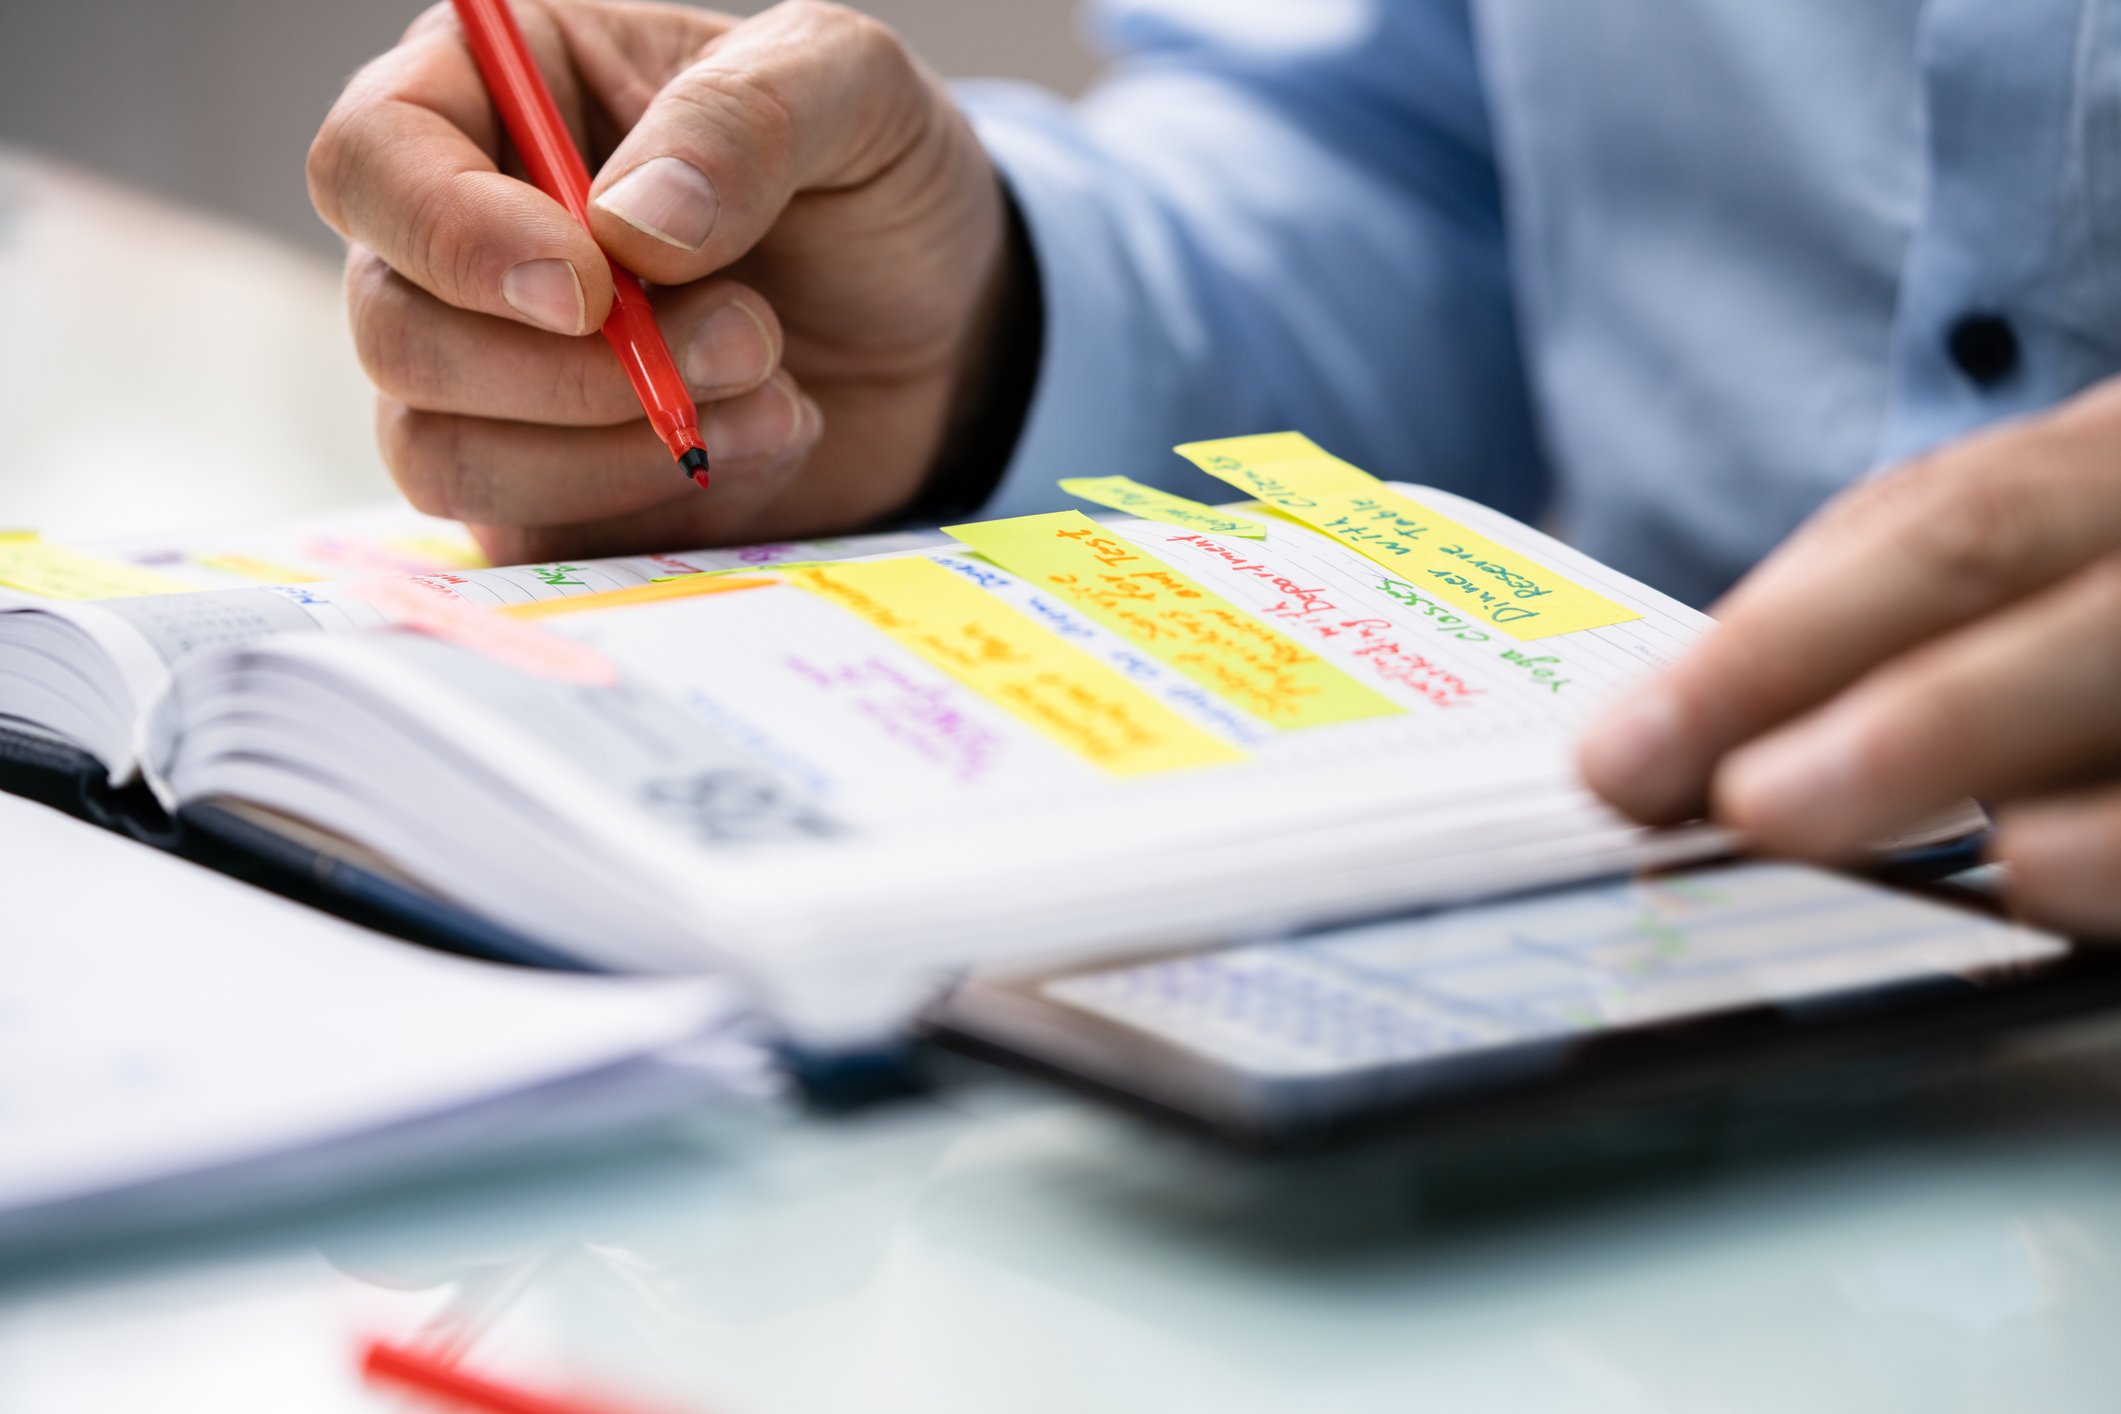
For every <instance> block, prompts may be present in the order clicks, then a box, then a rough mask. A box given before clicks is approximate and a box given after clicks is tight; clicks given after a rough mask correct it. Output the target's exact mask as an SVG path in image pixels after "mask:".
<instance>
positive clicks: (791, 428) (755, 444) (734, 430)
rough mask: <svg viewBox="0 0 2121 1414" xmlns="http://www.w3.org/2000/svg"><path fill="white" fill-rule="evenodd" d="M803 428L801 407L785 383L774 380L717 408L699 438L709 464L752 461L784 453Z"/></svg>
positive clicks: (710, 415) (709, 413)
mask: <svg viewBox="0 0 2121 1414" xmlns="http://www.w3.org/2000/svg"><path fill="white" fill-rule="evenodd" d="M769 389H770V390H771V391H770V392H769V391H768V390H769ZM775 394H777V395H778V396H775ZM802 427H803V405H802V403H801V402H800V401H798V400H797V398H796V395H795V392H794V390H793V389H792V388H790V387H789V386H788V383H787V382H786V380H784V379H780V378H776V379H774V380H772V381H771V382H769V383H768V384H767V385H766V387H765V388H762V389H760V390H759V392H758V393H756V394H754V395H753V396H751V397H748V398H739V399H737V400H736V401H734V402H730V403H718V404H716V405H715V406H714V407H713V408H712V409H711V410H710V411H709V412H708V414H707V418H706V425H705V426H703V427H702V428H701V429H700V435H701V437H703V438H704V439H705V440H706V442H707V455H708V457H709V458H710V459H711V460H714V461H751V460H755V459H758V458H763V457H772V456H775V455H778V454H779V453H781V452H783V451H786V450H787V448H788V446H789V444H790V443H792V442H794V441H795V437H796V434H797V433H798V432H800V431H801V430H802Z"/></svg>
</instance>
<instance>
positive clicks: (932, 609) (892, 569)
mask: <svg viewBox="0 0 2121 1414" xmlns="http://www.w3.org/2000/svg"><path fill="white" fill-rule="evenodd" d="M781 573H783V574H785V575H786V577H787V580H788V582H789V583H790V584H793V585H795V586H797V587H798V588H801V589H804V590H807V591H808V592H810V593H812V594H815V595H817V596H818V597H819V598H822V599H825V600H827V601H829V602H831V603H833V604H836V605H838V606H839V607H840V608H842V609H845V610H847V611H848V612H849V613H852V614H854V615H856V616H858V617H859V618H861V619H863V620H865V621H866V622H868V623H869V624H870V625H872V626H873V627H875V628H878V629H880V630H882V631H883V632H884V633H886V634H888V635H889V636H890V637H891V638H892V639H894V640H896V641H897V642H898V643H899V644H900V645H902V646H903V647H905V648H907V649H909V650H911V651H912V652H914V653H916V654H918V655H919V656H920V657H921V658H923V659H925V660H926V661H927V662H928V663H930V664H931V665H933V666H934V667H936V668H938V669H940V670H941V671H943V672H945V673H947V674H949V675H950V676H951V677H952V678H954V679H956V680H957V681H958V682H960V683H962V684H964V685H965V686H966V687H968V688H970V689H971V690H972V691H974V692H976V693H978V694H979V695H980V696H981V697H984V698H985V699H987V700H988V701H989V702H992V703H994V704H995V705H996V706H998V707H1000V708H1002V709H1003V710H1004V711H1006V712H1008V713H1010V714H1011V715H1013V716H1015V717H1016V718H1018V719H1019V720H1021V721H1023V722H1025V723H1026V724H1028V725H1029V726H1031V727H1033V728H1035V729H1036V730H1038V731H1039V732H1041V733H1043V734H1044V735H1045V736H1047V737H1048V738H1049V739H1051V740H1052V741H1054V742H1056V743H1058V744H1059V745H1061V746H1062V747H1065V748H1066V749H1067V750H1069V751H1071V752H1073V753H1074V754H1075V755H1077V756H1079V757H1081V758H1082V759H1084V760H1086V761H1088V762H1090V763H1091V764H1092V765H1095V766H1097V767H1099V768H1101V769H1103V770H1105V771H1107V772H1109V773H1111V774H1112V775H1115V776H1142V775H1150V774H1153V773H1156V772H1161V771H1174V770H1182V769H1186V768H1190V767H1196V766H1214V765H1221V764H1225V763H1228V762H1234V761H1239V760H1242V759H1243V756H1244V753H1242V752H1241V751H1239V750H1238V749H1237V748H1236V747H1234V746H1231V745H1230V744H1229V743H1227V742H1225V741H1223V740H1222V739H1221V738H1219V737H1217V736H1215V735H1213V734H1212V733H1210V732H1208V731H1207V730H1206V729H1204V728H1202V727H1198V726H1195V725H1194V724H1193V723H1191V722H1189V721H1187V720H1186V719H1185V718H1184V717H1181V716H1179V715H1178V714H1177V713H1176V712H1173V711H1172V710H1171V709H1170V708H1168V707H1166V706H1164V705H1163V704H1162V703H1160V702H1158V701H1157V700H1156V699H1155V698H1153V697H1151V696H1150V695H1149V694H1148V693H1147V692H1146V691H1144V690H1143V689H1141V688H1140V687H1137V686H1135V685H1134V684H1133V683H1131V682H1129V681H1127V679H1126V678H1125V677H1123V676H1121V675H1120V673H1119V672H1117V671H1116V670H1114V669H1112V668H1110V667H1107V666H1106V665H1105V664H1104V663H1101V662H1099V661H1098V660H1097V659H1096V658H1095V657H1093V656H1091V655H1090V654H1089V653H1087V652H1085V651H1084V650H1083V649H1080V648H1077V647H1075V646H1074V645H1073V644H1070V643H1067V642H1065V641H1063V640H1062V639H1060V638H1057V637H1055V636H1054V635H1053V634H1051V633H1048V632H1047V631H1046V630H1045V629H1043V628H1041V627H1039V626H1038V625H1037V624H1035V623H1033V622H1032V621H1031V620H1030V619H1028V618H1026V617H1024V615H1022V614H1020V613H1018V612H1017V611H1016V610H1015V609H1012V608H1010V607H1009V606H1008V605H1007V604H1004V603H1002V602H1001V601H1000V600H998V599H996V598H995V597H994V596H993V595H991V594H988V593H987V592H986V591H985V590H982V589H981V588H979V586H977V585H975V584H972V583H971V582H969V581H968V580H965V579H963V578H961V577H960V576H958V575H954V574H952V573H951V572H950V571H949V570H947V569H945V568H943V567H942V566H941V565H939V564H936V563H935V562H934V561H933V560H927V559H920V558H907V559H898V560H875V561H869V562H866V563H860V564H841V565H813V566H809V567H806V568H800V569H792V570H784V571H781Z"/></svg>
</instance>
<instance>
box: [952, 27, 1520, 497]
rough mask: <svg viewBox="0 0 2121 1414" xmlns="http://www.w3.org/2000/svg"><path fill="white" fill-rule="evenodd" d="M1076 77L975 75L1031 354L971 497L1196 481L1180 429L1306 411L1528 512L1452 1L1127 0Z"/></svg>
mask: <svg viewBox="0 0 2121 1414" xmlns="http://www.w3.org/2000/svg"><path fill="white" fill-rule="evenodd" d="M1096 13H1097V18H1098V21H1099V23H1100V25H1101V29H1102V34H1103V37H1104V38H1105V40H1106V42H1107V43H1108V44H1109V45H1110V46H1111V47H1112V48H1113V49H1114V50H1115V51H1116V53H1117V54H1118V55H1119V60H1118V63H1117V64H1116V66H1115V67H1114V69H1113V70H1112V71H1111V73H1110V74H1109V75H1108V76H1107V77H1106V78H1105V79H1104V80H1103V81H1102V82H1101V83H1100V84H1099V85H1098V86H1097V87H1096V88H1095V89H1094V90H1093V91H1092V92H1091V93H1090V94H1088V95H1087V96H1086V97H1085V98H1083V99H1082V100H1081V101H1079V102H1076V103H1074V104H1067V103H1064V102H1062V101H1060V100H1058V99H1056V98H1054V97H1052V96H1051V95H1047V94H1043V93H1040V92H1037V91H1035V90H1030V89H1026V88H1021V87H1014V86H1002V85H967V86H964V87H963V88H961V89H960V90H959V97H960V101H961V102H962V103H963V104H964V106H965V108H966V110H967V111H968V112H969V113H970V114H971V116H972V119H973V122H974V125H975V127H976V128H977V130H978V131H979V133H980V135H981V138H982V140H983V142H984V143H985V144H986V147H987V149H988V151H989V152H990V153H991V154H992V155H993V157H994V160H995V161H996V163H997V164H998V166H999V167H1000V169H1001V171H1002V173H1003V175H1004V177H1005V179H1006V180H1007V181H1008V183H1009V185H1010V187H1011V189H1012V191H1013V192H1014V194H1015V197H1016V199H1017V201H1018V203H1019V205H1020V206H1021V208H1022V210H1023V212H1024V216H1025V220H1026V222H1027V223H1028V226H1029V229H1030V232H1031V237H1032V244H1033V246H1034V248H1035V250H1036V252H1037V257H1038V265H1039V271H1040V280H1041V283H1042V290H1043V295H1044V301H1045V310H1046V334H1045V345H1044V349H1043V355H1042V361H1041V366H1040V372H1039V379H1038V384H1037V388H1036V391H1035V393H1034V395H1033V399H1032V404H1031V408H1030V412H1029V415H1028V418H1027V421H1026V424H1025V426H1024V429H1023V433H1022V436H1021V437H1020V439H1019V442H1018V445H1017V450H1016V454H1015V456H1014V457H1013V459H1012V461H1011V464H1010V467H1009V469H1008V471H1007V473H1006V475H1005V476H1004V478H1003V481H1002V483H1001V485H1000V488H999V490H998V491H997V493H996V495H995V497H994V498H993V500H992V501H991V502H990V503H989V505H988V507H987V510H988V512H989V513H991V514H996V515H1016V514H1024V513H1028V512H1033V511H1040V510H1049V509H1053V508H1055V507H1056V506H1059V505H1063V504H1066V503H1067V502H1066V498H1065V497H1062V496H1061V495H1060V493H1059V492H1057V491H1056V490H1055V489H1054V486H1053V482H1054V480H1055V479H1056V478H1057V477H1062V476H1096V475H1108V474H1124V475H1128V476H1133V477H1135V478H1137V479H1140V480H1143V481H1148V482H1152V483H1157V484H1163V485H1168V486H1172V488H1173V489H1177V490H1182V491H1186V492H1188V493H1190V494H1194V495H1199V496H1204V497H1205V496H1208V495H1209V494H1211V492H1210V486H1209V483H1207V482H1205V481H1197V480H1191V479H1189V478H1193V477H1194V476H1195V473H1193V472H1191V471H1190V470H1189V469H1187V468H1185V467H1184V466H1183V464H1182V463H1180V462H1179V460H1178V459H1177V458H1175V457H1172V456H1171V455H1170V454H1169V448H1170V447H1171V446H1172V445H1173V444H1175V443H1177V442H1182V441H1189V440H1194V439H1198V438H1204V437H1219V436H1229V435H1236V434H1240V433H1247V432H1264V431H1274V430H1279V429H1282V428H1290V427H1293V428H1298V429H1301V430H1303V431H1305V432H1308V433H1310V434H1311V436H1313V437H1314V438H1316V439H1317V440H1318V441H1320V442H1322V443H1323V444H1325V445H1326V446H1327V447H1329V448H1330V449H1332V450H1333V451H1335V452H1336V453H1339V454H1340V455H1342V456H1344V457H1347V458H1348V459H1349V460H1351V461H1353V462H1356V463H1357V464H1358V465H1361V466H1364V467H1366V468H1367V469H1369V470H1371V471H1373V472H1375V473H1377V474H1378V475H1380V476H1387V477H1395V478H1404V479H1409V480H1419V481H1425V482H1428V483H1431V484H1434V485H1441V486H1445V487H1449V488H1451V489H1453V490H1457V491H1462V492H1465V493H1466V494H1468V495H1472V496H1475V497H1478V498H1479V499H1481V500H1483V501H1485V502H1487V503H1489V504H1491V505H1495V506H1497V507H1499V508H1501V509H1504V510H1507V511H1510V512H1511V513H1513V514H1517V515H1520V516H1523V515H1531V514H1536V513H1537V512H1538V509H1539V507H1540V504H1541V502H1542V500H1543V495H1544V489H1545V476H1544V472H1543V468H1542V463H1541V458H1540V455H1539V452H1538V442H1537V437H1536V435H1535V430H1534V426H1533V419H1532V414H1531V411H1530V406H1529V399H1528V396H1527V393H1526V387H1525V375H1524V369H1523V363H1522V360H1521V358H1520V355H1519V348H1518V341H1517V329H1516V326H1515V320H1514V316H1513V311H1512V305H1511V298H1510V285H1509V266H1508V252H1507V250H1506V247H1505V241H1504V228H1503V219H1502V197H1501V192H1500V183H1499V181H1498V178H1497V174H1496V167H1495V162H1494V155H1493V150H1492V144H1491V140H1490V131H1489V125H1488V117H1487V110H1486V103H1485V98H1484V95H1483V90H1482V84H1481V79H1480V70H1479V66H1478V63H1477V60H1476V53H1475V45H1474V37H1473V32H1472V26H1471V22H1470V20H1469V18H1468V16H1467V13H1466V10H1465V7H1464V4H1463V3H1462V0H1123V3H1106V4H1104V5H1102V6H1101V7H1100V8H1099V9H1098V11H1097V12H1096Z"/></svg>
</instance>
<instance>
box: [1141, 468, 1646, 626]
mask: <svg viewBox="0 0 2121 1414" xmlns="http://www.w3.org/2000/svg"><path fill="white" fill-rule="evenodd" d="M1177 450H1178V454H1179V455H1180V456H1182V457H1185V458H1186V459H1187V460H1189V461H1191V462H1192V463H1193V464H1194V465H1195V466H1198V467H1199V468H1200V469H1201V470H1202V471H1205V472H1207V473H1208V474H1209V475H1210V476H1213V477H1217V478H1219V479H1221V480H1223V481H1227V482H1229V483H1230V484H1231V485H1232V486H1235V487H1238V488H1239V489H1241V490H1245V491H1249V492H1251V493H1252V494H1253V495H1255V496H1257V497H1258V498H1259V499H1260V500H1262V501H1264V502H1266V503H1267V504H1268V505H1270V506H1272V507H1274V508H1275V509H1276V510H1279V511H1281V512H1282V513H1283V514H1285V515H1290V516H1294V517H1295V518H1296V519H1298V520H1300V521H1302V522H1303V523H1304V524H1306V525H1308V526H1310V527H1312V528H1313V529H1314V530H1320V531H1323V532H1325V533H1326V534H1327V535H1330V536H1332V537H1333V538H1334V539H1335V540H1338V541H1340V543H1341V544H1343V545H1346V546H1347V547H1348V548H1349V549H1351V550H1354V551H1356V552H1357V553H1359V554H1362V555H1366V556H1368V557H1369V558H1370V559H1372V560H1375V561H1376V562H1377V563H1379V564H1381V565H1384V566H1386V567H1387V568H1389V569H1390V570H1391V571H1392V572H1393V573H1394V574H1396V575H1398V576H1399V577H1400V578H1401V579H1404V580H1406V581H1408V582H1409V583H1411V584H1415V585H1418V586H1420V587H1422V588H1425V589H1430V590H1433V591H1435V593H1436V594H1437V595H1438V596H1439V597H1441V598H1444V599H1448V600H1450V601H1451V602H1452V603H1453V604H1456V605H1457V606H1459V607H1460V608H1463V609H1465V610H1467V611H1468V612H1470V613H1471V614H1473V615H1474V616H1475V617H1477V618H1478V619H1479V620H1480V621H1481V622H1482V623H1486V624H1492V625H1494V626H1495V627H1497V628H1499V629H1501V630H1502V631H1503V632H1504V633H1506V634H1508V635H1509V636H1510V637H1512V638H1515V639H1520V640H1531V639H1535V638H1552V637H1554V636H1555V635H1556V634H1563V633H1576V632H1578V631H1580V630H1582V629H1587V628H1604V627H1606V626H1607V625H1608V624H1618V623H1626V622H1627V621H1628V620H1630V619H1639V618H1641V617H1642V615H1641V614H1639V613H1637V612H1636V611H1635V610H1633V609H1630V608H1628V607H1627V606H1626V605H1623V604H1616V603H1614V602H1613V601H1612V600H1610V599H1608V598H1606V597H1605V596H1604V595H1602V594H1599V593H1596V592H1595V591H1593V590H1589V589H1586V588H1584V587H1583V586H1582V585H1580V584H1576V583H1574V582H1573V581H1571V580H1568V579H1566V578H1564V577H1563V576H1562V575H1560V574H1559V573H1557V572H1556V571H1554V570H1553V569H1551V568H1549V567H1548V566H1546V565H1544V564H1541V563H1540V562H1539V561H1537V560H1534V559H1532V558H1530V557H1529V556H1527V555H1525V554H1523V553H1522V552H1521V551H1517V550H1512V549H1510V548H1509V547H1507V546H1505V545H1500V544H1497V543H1496V542H1495V541H1493V540H1490V539H1488V538H1487V537H1486V536H1485V535H1482V534H1480V533H1479V532H1477V531H1474V530H1470V529H1468V528H1467V527H1465V526H1463V525H1461V524H1459V523H1458V522H1457V521H1455V520H1452V519H1451V518H1450V517H1449V516H1446V515H1442V514H1440V513H1439V512H1437V511H1434V510H1431V509H1430V508H1429V507H1427V506H1425V505H1423V504H1422V503H1421V502H1419V501H1417V500H1415V499H1414V498H1413V497H1411V496H1405V495H1402V494H1400V493H1399V492H1397V491H1394V490H1393V489H1392V488H1391V487H1389V486H1387V485H1385V484H1384V483H1383V482H1382V481H1379V480H1378V479H1377V478H1376V477H1374V476H1372V475H1370V474H1369V473H1368V472H1366V471H1364V470H1363V469H1362V468H1360V467H1358V466H1354V465H1352V464H1351V463H1348V462H1344V461H1342V460H1341V459H1340V458H1339V457H1336V456H1334V455H1332V454H1331V453H1329V452H1327V451H1326V450H1325V449H1323V448H1322V447H1320V446H1319V445H1318V444H1317V443H1315V442H1313V441H1312V440H1311V439H1310V438H1308V437H1306V436H1304V435H1303V434H1302V433H1300V432H1272V433H1267V434H1265V435H1263V436H1258V437H1229V438H1225V439H1224V440H1222V441H1219V442H1188V443H1187V444H1186V445H1184V446H1182V447H1180V448H1178V449H1177Z"/></svg>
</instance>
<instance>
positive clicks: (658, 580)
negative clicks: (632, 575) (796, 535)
mask: <svg viewBox="0 0 2121 1414" xmlns="http://www.w3.org/2000/svg"><path fill="white" fill-rule="evenodd" d="M839 563H840V561H838V560H782V561H781V562H780V563H779V564H772V565H729V566H726V567H725V568H722V569H718V570H694V571H693V572H692V573H691V574H659V575H657V576H656V577H655V578H654V579H651V580H649V581H648V582H649V583H650V584H679V583H682V582H684V581H685V580H688V579H709V578H712V577H714V576H716V575H726V574H767V573H770V572H771V571H773V570H807V569H810V568H812V567H814V566H817V565H836V564H839Z"/></svg>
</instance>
